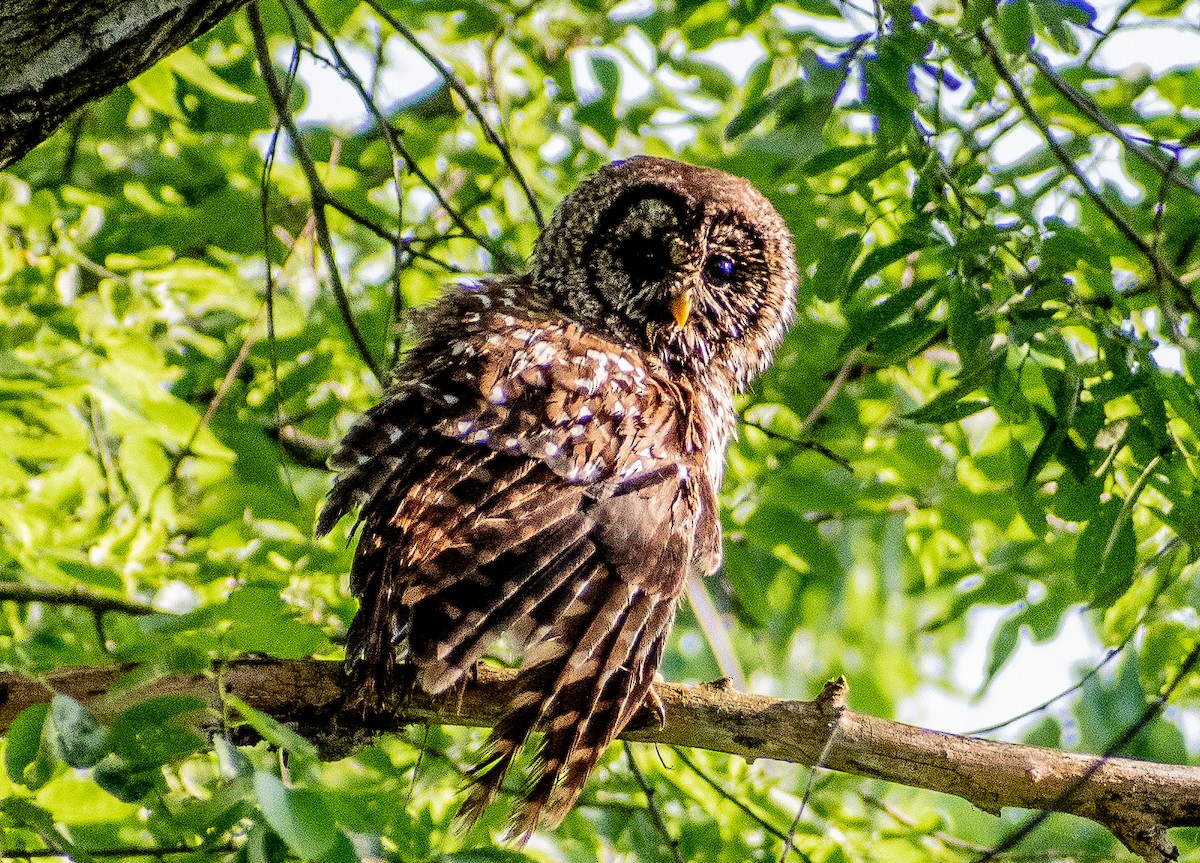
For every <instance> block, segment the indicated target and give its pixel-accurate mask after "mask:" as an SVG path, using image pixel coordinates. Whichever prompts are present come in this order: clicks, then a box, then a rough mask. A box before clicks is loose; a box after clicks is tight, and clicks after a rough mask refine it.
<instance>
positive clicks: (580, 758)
mask: <svg viewBox="0 0 1200 863" xmlns="http://www.w3.org/2000/svg"><path fill="white" fill-rule="evenodd" d="M607 582H608V584H607V585H605V586H606V587H608V593H607V596H605V597H604V599H603V603H602V605H601V606H600V608H599V610H598V611H597V610H594V603H595V601H596V600H597V599H599V597H595V596H577V597H576V598H575V600H574V601H573V602H571V603H570V605H569V606H568V608H567V609H566V611H565V612H564V613H563V614H562V616H561V617H560V618H559V623H558V625H556V626H555V627H554V632H553V633H552V634H551V635H550V636H549V637H547V638H544V639H542V640H540V641H538V642H537V644H536V645H535V646H534V648H533V649H532V651H531V652H530V655H529V656H528V657H527V660H526V667H525V668H524V669H523V670H522V672H521V674H520V675H519V676H518V678H517V680H518V684H519V692H518V695H517V697H516V698H515V699H514V701H513V703H512V705H511V706H510V712H509V713H508V715H507V716H506V717H505V719H504V720H503V721H502V722H501V723H500V725H498V726H497V727H496V729H495V731H493V733H492V735H491V737H490V738H489V742H488V750H489V752H490V757H489V759H488V761H487V763H486V765H485V766H484V767H483V769H482V771H481V772H480V773H479V774H478V776H477V777H476V782H477V784H476V786H475V787H474V788H473V789H472V791H471V793H470V795H469V797H468V798H467V801H466V803H464V805H463V808H462V810H461V811H460V813H459V816H460V819H462V820H463V821H464V822H467V823H470V822H473V821H475V820H477V819H478V817H479V816H480V815H481V814H482V813H483V811H484V809H486V808H487V806H488V804H490V802H491V801H492V800H493V799H494V798H495V795H496V793H497V791H498V790H499V788H500V785H501V783H502V782H503V780H504V777H505V774H506V773H507V771H508V769H509V767H510V766H511V765H512V762H513V759H514V757H515V755H516V753H517V751H518V750H519V748H520V747H521V746H522V745H523V744H524V742H525V741H526V740H527V739H528V737H529V735H530V733H531V732H532V731H534V730H535V729H536V730H541V731H543V732H544V737H543V739H542V742H541V745H540V747H539V750H538V755H537V758H536V761H535V764H534V766H533V769H532V773H531V776H530V780H529V783H528V785H527V788H526V791H525V800H524V801H523V802H522V803H521V805H520V806H519V807H518V809H517V811H516V813H515V815H514V818H513V822H512V825H511V827H510V830H509V835H510V836H512V837H514V838H515V839H516V841H517V842H518V843H520V844H524V842H526V841H527V840H528V839H529V836H530V835H531V834H532V833H533V831H534V830H535V829H536V828H537V826H538V825H539V823H541V824H545V825H547V826H553V825H556V824H558V823H559V822H561V821H562V819H563V818H564V817H565V815H566V813H567V812H568V811H569V810H570V808H571V805H572V804H573V803H574V802H575V800H576V798H578V796H579V794H580V792H581V791H582V790H583V786H584V783H585V782H586V779H587V775H588V773H589V772H590V771H591V769H592V768H593V767H594V766H595V764H596V762H597V761H598V760H599V758H600V756H601V755H602V754H603V752H604V750H605V748H606V747H607V746H608V744H609V743H610V742H611V741H612V739H613V738H614V737H615V736H616V735H617V734H618V733H619V732H620V730H621V729H622V728H623V727H624V726H625V725H626V724H627V723H628V721H629V719H630V718H631V717H632V716H633V714H634V713H635V712H636V711H637V709H638V708H639V707H640V706H641V704H642V701H643V700H644V698H645V697H646V694H647V692H648V691H649V689H650V686H651V684H652V682H653V676H654V672H655V670H656V669H657V667H658V662H659V660H660V659H661V656H662V644H663V642H664V641H665V635H666V630H667V628H668V627H669V626H670V623H671V619H672V617H673V614H674V608H675V598H674V597H667V596H661V595H652V594H647V593H645V592H644V591H642V590H640V589H638V588H636V587H633V586H631V585H629V584H627V583H623V582H621V581H618V580H615V579H612V578H611V577H610V578H609V579H607ZM597 586H598V585H597V584H596V583H594V582H593V583H591V584H589V585H587V587H590V588H595V587H597ZM539 610H540V609H539Z"/></svg>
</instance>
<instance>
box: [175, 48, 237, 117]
mask: <svg viewBox="0 0 1200 863" xmlns="http://www.w3.org/2000/svg"><path fill="white" fill-rule="evenodd" d="M164 65H165V66H167V67H168V68H170V69H171V70H172V71H174V72H175V73H176V74H178V75H179V77H180V78H183V79H184V80H186V81H188V82H189V83H191V84H194V85H195V86H196V87H198V88H200V89H201V90H203V91H204V92H206V93H209V94H210V95H213V96H216V97H217V98H218V99H224V100H225V101H227V102H243V103H245V102H253V101H254V97H253V96H252V95H250V94H249V93H246V92H244V91H242V90H239V89H238V88H237V87H234V86H233V85H232V84H229V83H227V82H226V81H225V79H224V78H222V77H220V76H219V75H218V74H217V73H216V72H214V71H213V69H212V67H211V66H209V65H208V64H207V63H205V62H204V61H203V60H201V59H200V58H199V57H198V56H197V55H196V54H195V52H193V51H192V49H191V48H188V47H187V46H184V47H183V48H180V49H179V50H178V51H176V52H175V53H174V54H172V55H171V56H170V57H168V58H167V59H166V60H165V61H164Z"/></svg>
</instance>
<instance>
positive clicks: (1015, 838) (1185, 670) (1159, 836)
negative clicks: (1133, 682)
mask: <svg viewBox="0 0 1200 863" xmlns="http://www.w3.org/2000/svg"><path fill="white" fill-rule="evenodd" d="M1197 660H1200V642H1197V644H1196V645H1195V646H1194V647H1193V648H1192V650H1191V652H1190V653H1189V654H1188V655H1187V658H1185V659H1184V661H1183V664H1182V665H1180V667H1179V671H1178V672H1176V674H1175V677H1174V679H1172V681H1171V683H1170V684H1169V685H1168V686H1167V688H1166V689H1165V690H1163V693H1162V695H1160V696H1158V698H1156V699H1154V700H1153V701H1152V702H1150V703H1149V704H1148V705H1146V707H1145V708H1144V709H1143V710H1142V715H1141V716H1139V717H1138V719H1137V721H1136V722H1134V723H1132V724H1131V725H1130V726H1129V727H1128V728H1126V729H1125V731H1124V732H1122V733H1121V734H1120V735H1119V736H1118V737H1117V738H1116V739H1114V740H1113V742H1112V743H1110V744H1109V745H1108V746H1107V747H1106V748H1105V750H1104V754H1103V755H1102V756H1100V757H1099V758H1097V759H1096V760H1095V761H1093V762H1092V764H1091V765H1090V766H1089V767H1088V769H1087V770H1086V771H1084V774H1083V775H1082V776H1080V777H1079V778H1078V779H1077V780H1076V781H1075V782H1073V783H1072V784H1071V785H1070V786H1069V787H1068V788H1067V789H1066V790H1065V791H1063V792H1062V794H1060V795H1059V797H1058V799H1057V800H1056V801H1055V805H1054V806H1051V807H1047V808H1045V809H1042V810H1041V811H1040V812H1038V813H1037V814H1036V815H1034V816H1033V817H1032V818H1030V819H1029V820H1028V821H1026V822H1025V823H1024V824H1022V825H1021V826H1020V827H1018V828H1017V829H1016V830H1014V831H1013V832H1012V833H1011V834H1009V836H1008V837H1007V838H1006V839H1005V840H1004V841H1003V842H1001V843H1000V844H999V845H997V846H996V847H995V848H993V849H991V850H990V851H988V852H987V853H985V854H982V855H981V856H980V857H978V858H977V859H976V860H975V861H974V863H989V861H991V860H995V859H997V858H998V857H999V856H1001V855H1003V854H1004V853H1005V852H1006V851H1011V850H1012V849H1013V848H1016V847H1017V845H1019V844H1021V842H1022V841H1024V839H1025V837H1027V836H1029V835H1030V834H1031V833H1033V831H1035V830H1037V829H1038V827H1040V826H1041V825H1042V824H1043V823H1045V821H1046V819H1047V818H1049V817H1050V816H1051V815H1052V814H1053V813H1054V812H1055V811H1061V810H1060V808H1059V807H1060V806H1067V805H1068V804H1069V803H1070V801H1071V799H1072V798H1073V797H1074V796H1075V794H1076V793H1077V792H1078V791H1080V789H1082V788H1083V787H1084V786H1085V785H1087V783H1088V782H1089V781H1091V779H1092V777H1093V776H1095V775H1096V774H1097V773H1098V772H1099V771H1100V770H1101V768H1103V767H1104V766H1105V765H1106V764H1108V763H1109V762H1110V761H1111V760H1112V758H1113V756H1115V755H1116V754H1117V753H1118V752H1120V751H1121V750H1122V749H1124V748H1125V747H1126V746H1128V745H1129V743H1130V741H1132V740H1133V738H1135V737H1136V736H1137V735H1138V734H1140V733H1141V732H1142V729H1143V728H1145V727H1146V726H1147V725H1149V724H1150V723H1151V722H1152V721H1153V720H1154V719H1155V718H1156V717H1158V715H1159V714H1161V713H1162V711H1163V710H1164V709H1165V708H1166V706H1167V702H1168V701H1170V699H1171V696H1172V695H1173V694H1174V693H1175V690H1176V688H1178V686H1179V684H1180V683H1181V682H1182V681H1183V679H1184V678H1185V677H1187V676H1188V675H1189V674H1191V671H1192V668H1193V666H1195V665H1196V662H1197ZM1118 824H1119V822H1118ZM1118 824H1112V825H1105V826H1107V827H1108V828H1109V829H1110V830H1112V831H1113V833H1114V834H1116V836H1117V838H1118V839H1120V840H1121V841H1122V842H1123V843H1124V844H1125V846H1126V847H1127V848H1129V849H1130V850H1131V851H1134V852H1135V853H1138V854H1141V855H1142V856H1143V857H1145V858H1146V859H1147V860H1152V859H1155V858H1154V857H1151V856H1150V853H1151V852H1155V851H1161V847H1160V846H1161V842H1166V833H1165V831H1164V830H1163V828H1162V825H1161V824H1154V825H1153V827H1154V828H1155V829H1154V830H1146V831H1145V834H1146V835H1142V833H1141V832H1139V833H1138V834H1136V835H1122V833H1121V832H1118ZM1120 826H1124V827H1125V829H1126V830H1128V829H1129V827H1130V825H1127V824H1125V825H1120ZM1139 826H1142V827H1144V826H1145V825H1139ZM1160 840H1161V842H1160ZM1135 842H1140V843H1144V844H1143V846H1142V847H1134V844H1133V843H1135ZM1178 856H1179V855H1178V851H1175V854H1174V856H1170V852H1162V853H1161V854H1160V856H1159V858H1158V859H1163V860H1174V859H1178Z"/></svg>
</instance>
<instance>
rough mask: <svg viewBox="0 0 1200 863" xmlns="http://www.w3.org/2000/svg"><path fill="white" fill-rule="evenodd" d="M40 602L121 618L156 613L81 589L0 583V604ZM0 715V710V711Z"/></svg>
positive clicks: (0, 709) (10, 582)
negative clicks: (109, 612) (109, 613)
mask: <svg viewBox="0 0 1200 863" xmlns="http://www.w3.org/2000/svg"><path fill="white" fill-rule="evenodd" d="M4 601H7V602H41V603H44V604H45V605H75V606H78V607H79V608H86V609H89V610H90V611H93V612H95V613H96V614H103V613H104V612H106V611H119V612H121V613H122V614H154V613H155V609H153V608H151V607H150V606H148V605H143V604H142V603H140V602H130V601H129V600H128V599H118V598H117V597H113V596H102V595H101V594H98V593H91V592H89V591H87V590H84V589H83V588H82V587H77V588H74V589H67V590H61V589H59V588H54V587H35V586H34V585H32V584H22V583H20V582H15V581H4V582H0V602H4ZM0 711H2V708H0Z"/></svg>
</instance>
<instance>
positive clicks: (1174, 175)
mask: <svg viewBox="0 0 1200 863" xmlns="http://www.w3.org/2000/svg"><path fill="white" fill-rule="evenodd" d="M1029 61H1030V62H1031V63H1032V64H1033V65H1034V68H1036V69H1037V70H1038V71H1039V72H1041V73H1042V75H1043V76H1044V77H1045V79H1046V80H1047V81H1048V82H1049V83H1050V86H1052V87H1053V88H1054V89H1055V90H1057V91H1058V92H1059V94H1060V95H1062V97H1063V98H1064V99H1066V100H1067V101H1068V102H1070V103H1071V106H1072V107H1073V108H1075V110H1076V111H1078V112H1079V113H1080V114H1082V115H1083V116H1085V117H1087V118H1088V119H1089V120H1091V121H1092V122H1093V123H1095V124H1096V125H1097V126H1099V127H1100V128H1101V129H1103V130H1104V131H1105V132H1107V133H1108V134H1110V135H1112V136H1113V137H1114V138H1116V139H1117V140H1118V141H1120V142H1121V144H1122V145H1124V147H1125V149H1126V150H1128V151H1129V152H1130V153H1132V154H1133V155H1135V156H1137V157H1138V158H1139V159H1141V160H1142V161H1143V162H1145V163H1146V164H1147V165H1149V166H1150V167H1152V168H1153V169H1154V170H1156V171H1158V172H1159V174H1161V175H1162V178H1163V180H1164V181H1169V182H1171V183H1174V184H1175V185H1176V186H1178V187H1179V188H1181V189H1186V190H1187V191H1189V192H1191V193H1192V195H1194V196H1196V197H1198V198H1200V190H1197V189H1196V187H1195V186H1194V185H1193V184H1192V181H1191V180H1190V179H1189V178H1188V177H1185V176H1184V175H1183V174H1181V173H1180V172H1179V168H1178V164H1177V163H1176V164H1172V160H1169V159H1165V158H1163V156H1162V155H1161V154H1159V153H1156V152H1155V151H1154V150H1151V149H1150V148H1148V147H1144V146H1142V145H1141V144H1138V143H1137V142H1136V141H1134V140H1133V139H1132V138H1131V137H1130V136H1129V135H1127V134H1125V131H1124V130H1123V129H1121V127H1120V126H1118V125H1117V124H1116V123H1114V122H1113V121H1112V119H1110V118H1109V116H1108V115H1107V114H1105V113H1104V112H1103V111H1101V110H1100V107H1099V106H1098V105H1097V104H1096V103H1095V102H1094V101H1092V99H1091V97H1089V96H1088V95H1087V94H1086V93H1083V92H1081V91H1079V90H1077V89H1076V88H1075V87H1073V86H1071V84H1070V83H1069V82H1068V81H1067V79H1066V78H1064V77H1063V76H1062V75H1061V74H1060V73H1059V71H1058V70H1057V69H1055V68H1054V67H1053V66H1051V65H1050V63H1049V62H1048V61H1047V60H1046V58H1045V57H1043V56H1042V55H1041V54H1039V53H1037V52H1036V51H1030V52H1029Z"/></svg>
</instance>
